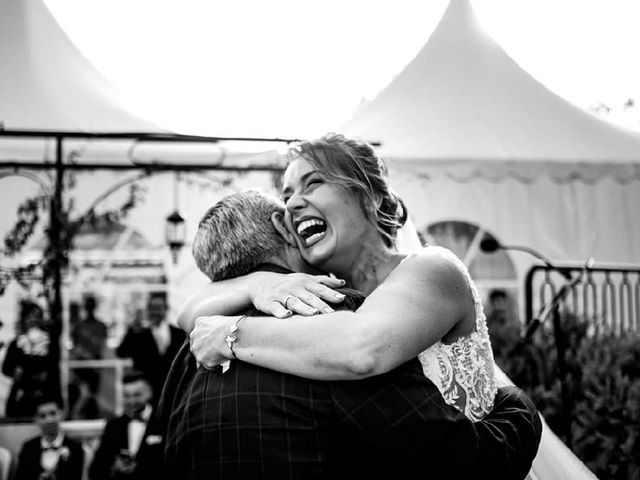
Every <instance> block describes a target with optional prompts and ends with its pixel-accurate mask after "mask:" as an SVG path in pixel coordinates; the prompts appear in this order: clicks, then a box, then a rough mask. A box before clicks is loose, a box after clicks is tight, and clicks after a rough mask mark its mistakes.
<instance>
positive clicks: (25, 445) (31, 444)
mask: <svg viewBox="0 0 640 480" xmlns="http://www.w3.org/2000/svg"><path fill="white" fill-rule="evenodd" d="M41 438H42V436H41V435H36V436H35V437H31V438H29V439H27V440H25V441H24V442H22V450H23V451H24V450H30V449H33V448H35V447H37V446H39V445H40V439H41Z"/></svg>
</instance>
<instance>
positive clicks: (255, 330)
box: [180, 134, 496, 420]
mask: <svg viewBox="0 0 640 480" xmlns="http://www.w3.org/2000/svg"><path fill="white" fill-rule="evenodd" d="M289 155H290V158H289V164H288V167H287V170H286V172H285V176H284V190H283V198H284V200H285V202H286V207H287V214H286V218H285V222H286V225H287V228H288V232H287V233H286V240H287V241H288V242H290V243H292V244H293V243H295V244H296V245H297V246H298V248H299V250H300V252H301V254H302V256H303V258H304V259H305V260H306V261H307V262H308V263H309V264H311V265H313V266H314V267H316V268H318V269H320V270H322V271H324V272H330V273H331V274H333V275H335V276H337V277H339V278H341V279H344V280H345V281H346V283H347V284H348V286H350V287H353V288H356V289H358V290H360V291H361V292H363V293H364V294H365V295H367V298H366V300H365V302H364V303H363V304H362V306H361V307H360V308H359V309H358V310H357V311H356V312H348V311H340V312H333V311H332V309H331V308H330V307H329V305H328V304H327V303H326V302H324V301H323V300H322V299H325V300H329V299H333V300H334V301H335V300H337V298H336V297H335V296H334V295H335V292H333V291H332V290H330V289H329V288H328V287H327V286H325V285H323V282H325V283H326V278H327V277H322V276H318V277H314V276H307V275H303V274H295V275H289V276H287V275H279V274H275V273H273V274H272V273H259V274H251V275H248V276H246V277H239V278H237V279H233V280H230V281H225V282H217V283H213V284H211V285H210V286H208V287H207V288H206V289H205V290H204V291H202V292H200V293H199V294H198V295H197V296H196V297H195V298H194V299H193V300H192V301H191V303H190V305H189V307H188V308H187V309H186V310H185V311H184V312H183V315H182V318H181V320H180V321H181V325H182V326H183V327H184V328H185V329H187V330H190V327H191V324H192V323H193V321H192V320H193V319H194V318H195V317H198V316H202V315H211V314H213V313H216V314H225V315H231V314H233V313H235V312H237V311H239V310H240V309H241V308H242V307H244V306H246V305H247V304H249V303H250V302H251V303H253V304H254V305H255V306H256V307H257V308H258V309H259V310H261V311H264V312H265V313H266V314H270V315H274V316H276V317H279V318H273V317H267V316H265V317H251V318H243V319H242V321H241V322H238V320H239V318H238V317H237V316H222V315H215V316H208V317H205V318H200V319H198V321H196V322H195V328H194V330H193V331H192V333H191V340H192V350H193V352H194V354H195V355H196V358H197V359H198V361H199V362H200V363H202V364H203V365H205V366H213V365H217V364H220V363H222V362H224V361H226V360H228V359H232V358H234V356H236V357H237V358H239V359H241V360H243V361H246V362H249V363H254V364H257V365H261V366H264V367H268V368H271V369H274V370H279V371H283V372H286V373H291V374H294V375H300V376H303V377H308V378H315V379H325V380H335V379H359V378H365V377H368V376H372V375H377V374H381V373H384V372H388V371H390V370H392V369H393V368H395V367H397V366H399V365H400V364H402V363H404V362H405V361H407V360H409V359H411V358H413V357H415V356H417V355H419V358H420V360H421V362H422V365H423V370H424V373H425V374H426V375H427V376H428V377H429V378H430V379H431V380H432V381H433V382H434V383H435V384H436V386H438V388H439V390H440V392H441V393H442V395H443V397H444V398H445V400H446V401H447V402H448V403H450V404H451V405H454V406H455V407H457V408H459V409H460V410H461V411H463V412H464V413H465V414H466V415H467V417H469V418H470V419H472V420H479V419H481V418H483V417H484V416H485V415H486V414H487V413H488V412H489V411H490V410H491V408H492V406H493V401H494V396H495V393H496V381H495V378H494V363H493V355H492V351H491V345H490V342H489V336H488V332H487V327H486V322H485V316H484V313H483V309H482V304H481V301H480V297H479V295H478V292H477V290H476V288H475V286H474V283H473V282H472V280H471V278H470V276H469V273H468V272H467V270H466V268H465V266H464V264H463V263H462V262H461V261H460V260H459V259H458V258H457V257H456V256H455V255H454V254H453V253H452V252H450V251H449V250H447V249H444V248H441V247H435V246H429V247H425V248H423V249H422V250H421V251H419V252H418V253H416V254H412V255H406V254H401V253H399V252H398V251H397V249H396V247H395V238H396V233H397V230H398V229H399V228H400V227H401V226H402V224H403V223H404V221H405V219H406V212H405V209H404V207H403V204H402V202H401V201H400V200H399V199H398V198H397V197H396V196H395V195H394V194H393V192H392V191H391V190H390V188H389V186H388V184H387V181H386V176H385V171H384V168H383V165H382V162H381V160H380V159H379V158H378V157H377V155H376V154H375V152H374V150H373V148H372V147H371V146H370V145H368V144H365V143H360V142H357V141H355V140H351V139H348V138H345V137H344V136H342V135H337V134H330V135H327V136H325V137H323V138H321V139H319V140H315V141H310V142H304V143H302V144H300V145H298V146H297V147H296V148H294V149H293V150H291V151H290V153H289ZM292 312H295V313H298V315H293V316H291V315H290V314H291V313H292ZM320 312H323V313H326V314H325V315H313V314H314V313H320ZM299 314H303V315H299ZM305 315H307V316H305ZM236 327H237V328H238V329H239V330H237V332H235V336H236V338H237V341H235V342H233V351H232V350H231V349H230V348H229V346H228V344H227V342H226V341H225V339H226V338H227V337H228V335H229V333H230V331H232V330H233V329H235V328H236Z"/></svg>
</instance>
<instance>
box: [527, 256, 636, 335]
mask: <svg viewBox="0 0 640 480" xmlns="http://www.w3.org/2000/svg"><path fill="white" fill-rule="evenodd" d="M554 267H555V268H554ZM554 267H551V266H548V265H534V266H533V267H531V268H530V269H529V271H528V272H527V275H526V278H525V313H526V317H525V318H526V321H527V322H528V323H529V322H531V321H532V320H534V319H536V318H538V317H539V315H540V313H538V312H543V311H545V307H548V306H549V304H550V302H552V301H553V299H554V297H555V296H556V294H557V293H558V292H559V291H560V290H561V289H562V288H563V286H565V285H566V284H567V282H569V280H568V279H567V275H566V274H567V273H568V274H569V275H570V276H571V277H572V278H574V279H578V277H579V276H581V277H580V278H579V279H578V281H577V282H576V284H575V286H574V287H573V288H572V289H571V290H570V291H569V292H568V293H567V295H566V296H565V297H564V298H563V300H562V302H561V303H560V305H559V308H560V309H561V310H563V311H565V312H570V313H572V314H575V315H577V316H579V317H581V318H583V319H584V320H585V321H587V322H588V324H589V333H590V334H591V335H601V334H614V335H622V334H627V333H635V334H640V264H613V263H595V264H594V265H593V266H591V267H589V268H587V267H585V265H579V264H576V263H574V262H572V263H559V262H555V263H554ZM559 272H565V274H564V275H563V274H561V273H559ZM539 320H540V321H542V322H545V321H549V323H550V321H551V320H550V319H545V318H540V319H539Z"/></svg>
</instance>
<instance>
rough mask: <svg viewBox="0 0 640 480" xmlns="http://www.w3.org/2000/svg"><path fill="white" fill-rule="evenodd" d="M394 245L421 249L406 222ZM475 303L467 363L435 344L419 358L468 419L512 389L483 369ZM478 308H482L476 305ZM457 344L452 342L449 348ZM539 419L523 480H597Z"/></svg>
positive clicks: (482, 332)
mask: <svg viewBox="0 0 640 480" xmlns="http://www.w3.org/2000/svg"><path fill="white" fill-rule="evenodd" d="M397 245H398V250H399V251H401V252H404V253H409V254H411V253H416V252H417V251H419V250H420V249H422V248H424V247H423V246H422V245H421V243H420V240H419V238H418V235H417V233H416V230H415V227H414V226H413V223H412V222H411V220H410V219H408V221H407V223H406V224H405V226H404V227H402V228H401V229H400V231H399V232H398V244H397ZM428 248H434V247H428ZM451 255H453V253H451ZM456 259H457V257H456ZM458 261H459V262H460V264H462V265H463V267H464V264H463V262H462V261H461V260H459V259H458ZM464 271H465V272H467V269H466V267H464ZM467 275H468V273H467ZM467 278H469V277H467ZM473 285H474V284H473V282H470V286H472V291H475V290H476V289H475V287H474V286H473ZM478 300H479V296H478V295H477V291H476V292H475V293H474V301H475V302H476V332H474V333H478V335H472V338H470V339H469V340H465V341H464V342H461V343H463V344H464V345H461V346H460V348H461V351H462V353H463V356H466V357H467V358H468V360H465V361H462V362H461V361H458V360H457V359H452V355H453V354H454V350H457V348H458V347H455V346H447V345H445V346H442V345H438V344H436V345H433V346H432V347H431V348H429V349H427V350H426V351H425V352H423V353H422V354H421V355H420V360H421V362H422V368H423V371H424V372H425V374H426V375H427V376H428V377H429V378H430V379H431V380H432V381H433V382H434V383H435V384H436V385H437V386H438V388H439V389H440V391H441V392H443V395H444V397H445V400H446V399H447V396H449V399H448V400H447V401H448V402H449V403H451V404H452V405H455V406H457V407H458V408H460V409H461V410H462V411H464V412H465V414H466V415H467V416H468V417H469V418H473V417H474V416H476V415H483V414H484V413H486V411H485V410H486V408H487V406H488V405H489V402H488V401H487V399H491V405H493V396H494V395H495V390H494V389H496V388H497V387H501V386H505V385H513V382H512V381H511V380H510V379H509V378H508V377H507V375H506V374H505V373H504V372H503V371H502V370H501V369H500V368H499V367H498V366H497V365H494V366H493V368H494V371H493V373H492V374H490V373H489V371H488V369H487V367H486V365H488V364H489V362H488V361H487V359H486V352H487V346H486V341H485V339H484V338H485V337H486V338H487V339H488V333H486V323H485V320H484V318H483V319H482V320H480V317H484V314H483V313H482V311H481V310H479V309H478V306H477V305H478V303H477V302H478ZM481 308H482V305H481V303H480V309H481ZM457 343H458V342H455V343H454V344H453V345H456V344H457ZM474 343H476V344H478V345H480V348H481V351H482V353H481V354H479V355H477V356H476V355H471V354H469V352H468V350H467V349H468V348H471V347H472V345H473V344H474ZM434 347H435V348H434ZM473 348H476V347H473ZM488 348H489V349H490V348H491V347H490V346H489V347H488ZM431 349H433V351H431ZM441 360H442V362H441ZM467 362H470V364H472V363H473V362H477V363H476V365H475V367H472V366H469V367H468V366H467V365H469V363H467ZM491 364H492V365H493V360H491ZM474 370H476V371H477V372H478V375H477V378H478V380H477V382H476V380H475V378H476V376H474V375H473V374H471V373H470V372H472V371H474ZM456 372H460V373H456ZM492 391H493V392H494V393H493V396H492V394H491V392H492ZM455 392H458V393H461V392H464V394H465V397H464V402H463V401H461V400H460V399H457V398H455V396H456V393H455ZM540 418H541V420H542V438H541V440H540V446H539V448H538V454H537V455H536V457H535V459H534V460H533V464H532V466H531V471H530V472H529V475H528V476H527V480H567V479H571V480H598V478H597V477H596V476H595V475H594V474H593V473H592V472H591V470H589V469H588V468H587V466H586V465H585V464H584V463H583V462H582V461H581V460H580V459H579V458H578V457H577V456H576V455H575V454H574V453H573V452H572V451H571V450H570V449H569V448H568V447H567V446H566V445H565V444H564V443H563V442H562V441H561V440H560V438H558V437H557V436H556V435H555V434H554V433H553V431H552V430H551V429H550V428H549V426H548V425H547V423H546V422H545V421H544V417H542V415H541V416H540Z"/></svg>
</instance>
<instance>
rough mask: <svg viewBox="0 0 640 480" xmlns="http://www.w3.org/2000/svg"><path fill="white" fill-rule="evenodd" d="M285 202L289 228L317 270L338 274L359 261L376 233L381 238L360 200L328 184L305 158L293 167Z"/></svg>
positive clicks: (287, 174)
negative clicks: (346, 264)
mask: <svg viewBox="0 0 640 480" xmlns="http://www.w3.org/2000/svg"><path fill="white" fill-rule="evenodd" d="M283 198H284V201H285V203H286V206H287V225H288V227H289V229H290V230H291V231H292V233H293V235H294V236H295V238H296V242H297V244H298V247H299V249H300V253H301V254H302V256H303V258H304V259H305V260H306V261H307V262H309V263H310V264H312V265H314V266H316V267H319V268H322V269H324V270H327V271H335V270H336V269H335V265H336V264H338V265H339V264H340V262H344V261H345V260H349V259H352V258H354V257H355V255H356V254H357V252H358V251H359V250H360V249H361V246H362V243H363V240H364V239H365V238H367V237H368V235H370V232H371V230H372V229H373V231H374V233H375V235H376V236H377V231H376V229H375V227H374V226H373V224H372V223H371V222H370V221H369V220H368V219H367V217H366V216H365V214H364V213H363V211H362V209H361V207H360V202H359V199H358V197H357V196H356V195H355V194H354V193H352V192H351V191H350V190H348V189H347V188H346V187H344V186H342V185H337V184H333V183H328V182H327V181H326V180H325V178H324V176H323V175H322V174H321V172H319V171H318V170H316V169H315V168H314V166H313V165H312V164H311V163H309V162H308V161H307V160H305V159H303V158H298V159H296V160H295V161H293V162H292V163H291V164H289V167H288V168H287V171H286V172H285V175H284V189H283ZM342 264H343V265H344V263H342Z"/></svg>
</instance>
